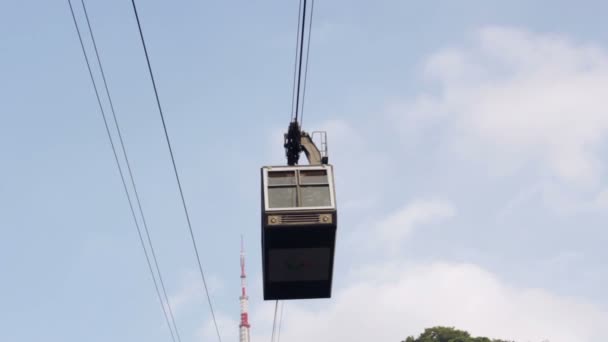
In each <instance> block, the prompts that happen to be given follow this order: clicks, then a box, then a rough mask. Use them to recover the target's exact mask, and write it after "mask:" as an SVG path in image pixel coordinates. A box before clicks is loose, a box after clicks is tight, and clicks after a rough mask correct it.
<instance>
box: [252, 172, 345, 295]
mask: <svg viewBox="0 0 608 342" xmlns="http://www.w3.org/2000/svg"><path fill="white" fill-rule="evenodd" d="M336 227H337V215H336V198H335V191H334V179H333V169H332V166H331V165H327V164H320V165H297V166H266V167H262V250H263V260H262V265H263V275H264V299H265V300H284V299H310V298H329V297H331V285H332V275H333V265H334V249H335V244H336Z"/></svg>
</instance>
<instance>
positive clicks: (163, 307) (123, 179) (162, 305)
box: [68, 0, 176, 342]
mask: <svg viewBox="0 0 608 342" xmlns="http://www.w3.org/2000/svg"><path fill="white" fill-rule="evenodd" d="M68 4H69V6H70V12H71V13H72V19H73V20H74V26H75V27H76V33H77V34H78V40H79V41H80V47H81V48H82V54H83V56H84V59H85V62H86V64H87V69H88V71H89V76H90V77H91V82H92V84H93V89H94V91H95V97H96V98H97V103H98V104H99V109H100V111H101V116H102V118H103V122H104V126H105V129H106V133H107V135H108V139H109V141H110V146H111V147H112V153H113V154H114V160H115V161H116V166H117V168H118V172H119V174H120V179H121V181H122V185H123V188H124V190H125V194H126V196H127V201H128V202H129V209H130V210H131V215H132V216H133V222H134V223H135V227H136V228H137V234H138V236H139V241H140V243H141V246H142V249H143V251H144V255H145V257H146V262H147V264H148V269H149V271H150V275H151V276H152V280H153V282H154V288H155V289H156V294H157V296H158V299H159V301H160V304H161V308H162V310H163V314H164V316H165V321H166V323H167V327H168V328H169V331H170V332H171V339H172V340H173V342H175V341H176V340H175V335H174V333H173V329H172V328H171V323H170V321H169V316H168V315H167V311H166V309H165V305H164V303H163V298H162V296H161V294H160V290H159V288H158V283H157V281H156V277H155V276H154V272H153V269H152V263H151V262H150V257H149V255H148V252H147V250H146V248H145V243H144V239H143V236H142V233H141V228H140V227H139V223H138V222H137V215H136V214H135V209H134V208H133V202H132V200H131V196H130V194H129V191H128V187H127V183H126V181H125V177H124V174H123V172H122V168H121V167H120V162H119V160H118V154H117V153H116V147H115V145H114V141H113V140H112V134H111V133H110V127H109V126H108V120H107V117H106V114H105V111H104V109H103V105H102V104H101V98H100V96H99V91H98V89H97V84H96V83H95V77H94V76H93V71H92V70H91V63H90V62H89V57H88V56H87V53H86V49H85V47H84V42H83V40H82V35H81V33H80V28H79V26H78V21H77V20H76V15H75V14H74V8H73V6H72V1H71V0H68Z"/></svg>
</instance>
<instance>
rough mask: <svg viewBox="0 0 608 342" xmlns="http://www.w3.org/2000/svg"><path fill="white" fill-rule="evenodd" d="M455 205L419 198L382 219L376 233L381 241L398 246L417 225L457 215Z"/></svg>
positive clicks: (391, 245)
mask: <svg viewBox="0 0 608 342" xmlns="http://www.w3.org/2000/svg"><path fill="white" fill-rule="evenodd" d="M455 212H456V211H455V209H454V208H453V206H452V205H451V204H450V203H449V202H447V201H442V200H419V201H416V202H413V203H410V204H408V205H405V206H404V207H402V208H401V209H399V210H397V211H396V212H395V213H392V214H391V215H389V216H388V217H387V218H385V219H383V220H382V221H380V223H379V224H378V226H377V228H376V229H375V233H376V234H377V236H378V238H379V241H378V242H379V243H381V244H382V245H383V246H385V247H388V246H390V247H391V248H396V247H398V246H399V245H400V244H401V243H402V242H403V240H404V239H405V238H406V237H407V236H408V235H409V234H410V233H411V232H412V230H413V229H414V228H415V227H416V226H420V225H424V224H430V223H436V222H438V221H441V220H443V219H446V218H450V217H452V216H454V215H455Z"/></svg>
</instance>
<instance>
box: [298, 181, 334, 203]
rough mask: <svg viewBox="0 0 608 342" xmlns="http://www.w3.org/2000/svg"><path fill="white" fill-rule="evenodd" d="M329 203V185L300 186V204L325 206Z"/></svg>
mask: <svg viewBox="0 0 608 342" xmlns="http://www.w3.org/2000/svg"><path fill="white" fill-rule="evenodd" d="M330 205H331V195H330V193H329V185H321V186H318V185H315V186H301V187H300V206H302V207H326V206H330Z"/></svg>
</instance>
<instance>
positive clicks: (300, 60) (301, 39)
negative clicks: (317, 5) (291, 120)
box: [294, 0, 306, 122]
mask: <svg viewBox="0 0 608 342" xmlns="http://www.w3.org/2000/svg"><path fill="white" fill-rule="evenodd" d="M300 24H301V28H300V37H299V44H300V50H299V53H298V55H299V59H298V82H297V85H296V113H295V116H294V117H295V122H298V110H299V108H300V85H301V83H302V82H301V80H302V56H303V48H304V28H305V24H306V0H304V3H303V7H302V21H301V22H300Z"/></svg>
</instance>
